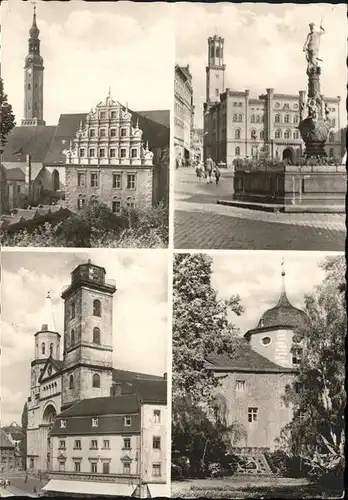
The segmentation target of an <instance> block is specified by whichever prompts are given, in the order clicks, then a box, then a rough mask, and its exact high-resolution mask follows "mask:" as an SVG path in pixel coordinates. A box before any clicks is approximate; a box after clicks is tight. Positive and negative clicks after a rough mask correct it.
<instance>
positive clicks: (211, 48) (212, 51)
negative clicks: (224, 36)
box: [210, 45, 214, 57]
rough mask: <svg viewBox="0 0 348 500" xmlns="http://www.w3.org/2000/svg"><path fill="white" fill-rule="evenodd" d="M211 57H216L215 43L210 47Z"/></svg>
mask: <svg viewBox="0 0 348 500" xmlns="http://www.w3.org/2000/svg"><path fill="white" fill-rule="evenodd" d="M210 57H214V45H212V46H211V47H210Z"/></svg>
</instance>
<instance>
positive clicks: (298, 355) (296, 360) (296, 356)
mask: <svg viewBox="0 0 348 500" xmlns="http://www.w3.org/2000/svg"><path fill="white" fill-rule="evenodd" d="M301 360H302V349H301V348H299V347H295V348H294V349H293V351H292V364H293V365H294V366H298V365H299V364H300V363H301Z"/></svg>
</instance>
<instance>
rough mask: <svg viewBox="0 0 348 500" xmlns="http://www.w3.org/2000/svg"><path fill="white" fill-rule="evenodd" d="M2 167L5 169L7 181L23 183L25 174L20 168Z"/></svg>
mask: <svg viewBox="0 0 348 500" xmlns="http://www.w3.org/2000/svg"><path fill="white" fill-rule="evenodd" d="M4 167H5V169H6V174H5V175H6V179H7V180H8V181H25V173H24V172H23V169H22V168H20V167H14V168H6V165H4Z"/></svg>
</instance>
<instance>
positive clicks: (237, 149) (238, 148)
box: [235, 146, 240, 156]
mask: <svg viewBox="0 0 348 500" xmlns="http://www.w3.org/2000/svg"><path fill="white" fill-rule="evenodd" d="M235 155H236V156H240V147H239V146H237V147H236V149H235Z"/></svg>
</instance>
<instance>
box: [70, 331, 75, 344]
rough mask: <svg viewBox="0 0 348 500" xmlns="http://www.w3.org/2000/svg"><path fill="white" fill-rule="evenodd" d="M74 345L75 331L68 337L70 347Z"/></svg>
mask: <svg viewBox="0 0 348 500" xmlns="http://www.w3.org/2000/svg"><path fill="white" fill-rule="evenodd" d="M74 344H75V330H74V329H73V330H71V336H70V345H74Z"/></svg>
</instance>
